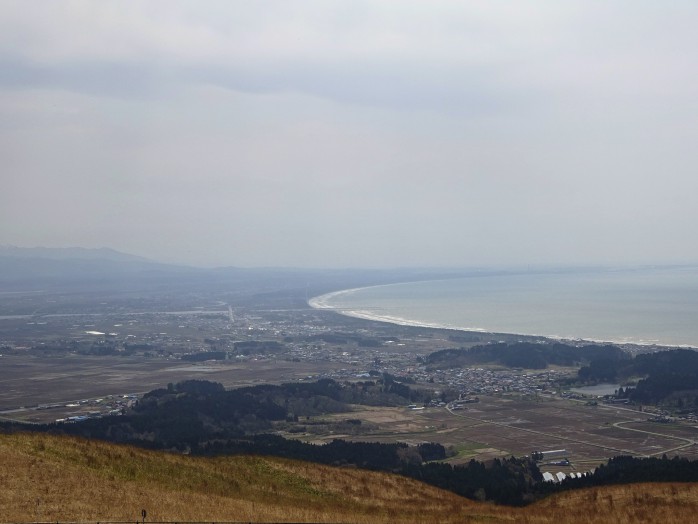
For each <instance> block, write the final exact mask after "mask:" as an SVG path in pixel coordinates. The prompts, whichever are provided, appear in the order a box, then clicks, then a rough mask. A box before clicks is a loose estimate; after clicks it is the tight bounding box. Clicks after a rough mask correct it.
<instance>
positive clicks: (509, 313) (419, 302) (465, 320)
mask: <svg viewBox="0 0 698 524" xmlns="http://www.w3.org/2000/svg"><path fill="white" fill-rule="evenodd" d="M309 303H310V305H311V306H313V307H316V308H324V309H332V310H334V311H337V312H338V313H342V314H345V315H349V316H353V317H359V318H366V319H371V320H379V321H385V322H392V323H395V324H402V325H415V326H426V327H436V328H451V329H461V330H469V331H482V332H490V333H511V334H520V335H536V336H545V337H551V338H557V339H566V340H589V341H603V342H614V343H633V344H648V345H655V344H656V345H663V346H687V347H698V267H671V268H666V267H664V268H635V269H603V270H601V269H594V270H575V271H573V270H565V271H561V270H558V271H554V270H550V271H536V272H530V271H525V272H518V273H517V272H508V273H499V274H497V273H485V272H480V273H473V274H471V275H470V276H467V277H463V278H455V279H447V280H432V281H423V282H408V283H403V284H389V285H382V286H372V287H365V288H358V289H349V290H342V291H337V292H334V293H328V294H326V295H322V296H319V297H315V298H313V299H311V300H310V301H309Z"/></svg>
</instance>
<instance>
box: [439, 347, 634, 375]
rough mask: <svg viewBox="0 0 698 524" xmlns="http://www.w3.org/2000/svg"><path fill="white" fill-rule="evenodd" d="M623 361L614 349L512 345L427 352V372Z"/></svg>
mask: <svg viewBox="0 0 698 524" xmlns="http://www.w3.org/2000/svg"><path fill="white" fill-rule="evenodd" d="M599 359H604V360H612V361H624V360H628V359H630V356H629V355H628V354H627V353H625V352H624V351H623V350H622V349H620V348H619V347H617V346H611V345H604V346H600V345H595V344H593V345H586V346H580V347H578V346H570V345H567V344H562V343H553V344H550V343H535V342H516V343H513V344H508V343H504V342H501V343H496V344H487V345H482V346H474V347H472V348H470V349H463V348H460V349H443V350H441V351H436V352H434V353H431V354H430V355H429V356H427V358H426V364H427V366H428V367H429V368H431V369H436V368H441V369H444V368H455V367H463V366H472V365H479V364H496V365H501V366H506V367H512V368H525V369H545V368H546V367H548V366H549V365H556V366H581V365H584V364H588V363H590V362H592V361H594V360H599Z"/></svg>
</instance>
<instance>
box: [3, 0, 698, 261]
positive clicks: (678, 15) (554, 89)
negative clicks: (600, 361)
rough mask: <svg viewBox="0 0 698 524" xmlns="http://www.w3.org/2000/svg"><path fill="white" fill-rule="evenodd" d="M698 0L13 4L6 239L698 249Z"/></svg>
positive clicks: (645, 251)
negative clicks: (660, 0)
mask: <svg viewBox="0 0 698 524" xmlns="http://www.w3.org/2000/svg"><path fill="white" fill-rule="evenodd" d="M696 27H698V4H697V3H696V2H694V1H691V2H689V1H672V2H658V1H641V0H628V1H610V2H609V1H606V0H604V1H597V2H595V1H590V0H583V1H579V2H573V1H564V2H561V1H559V0H553V1H549V2H542V1H539V2H533V1H532V2H518V1H517V2H513V1H512V2H499V1H493V0H486V1H480V2H478V1H462V0H454V1H434V0H429V1H426V0H424V1H420V2H410V1H406V0H396V1H383V0H380V1H379V0H374V1H366V2H362V1H346V2H333V1H328V0H321V1H320V0H318V1H297V2H294V1H289V0H280V1H260V0H254V1H245V2H242V1H238V2H236V1H220V2H211V1H208V2H204V1H191V2H178V1H172V0H166V1H148V2H135V1H134V2H128V1H123V0H119V1H99V2H94V1H84V2H83V1H53V2H39V1H29V2H28V1H26V0H19V1H16V2H15V1H8V0H0V160H1V162H2V164H1V168H0V169H1V170H0V244H13V245H18V246H37V245H40V246H49V247H61V246H76V245H79V246H85V247H100V246H109V247H112V248H115V249H118V250H122V251H126V252H130V253H134V254H138V255H143V256H147V257H151V258H155V259H158V260H162V261H169V262H179V263H189V264H195V265H238V266H307V267H349V266H371V267H377V266H472V265H483V264H569V263H612V264H616V263H631V264H635V263H665V262H698V242H696V237H697V235H698V233H696V229H698V170H697V169H696V168H697V164H698V162H697V161H698V153H697V151H698V31H696Z"/></svg>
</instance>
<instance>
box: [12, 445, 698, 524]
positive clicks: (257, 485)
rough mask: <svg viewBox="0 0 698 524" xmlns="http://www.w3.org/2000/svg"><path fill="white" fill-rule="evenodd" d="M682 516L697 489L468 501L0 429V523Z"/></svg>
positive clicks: (383, 480) (270, 464)
mask: <svg viewBox="0 0 698 524" xmlns="http://www.w3.org/2000/svg"><path fill="white" fill-rule="evenodd" d="M142 508H145V509H147V510H148V520H151V521H157V520H177V521H187V520H189V521H216V520H217V521H266V522H270V521H271V522H284V521H287V522H288V521H294V522H303V521H306V522H358V523H373V522H376V523H381V522H425V523H426V522H429V523H432V522H469V521H481V520H487V521H494V522H497V521H510V522H541V523H547V522H550V523H553V522H554V523H556V524H557V523H559V522H573V523H574V522H579V523H581V522H619V523H621V522H653V521H657V522H659V521H661V522H666V523H673V522H677V523H678V522H681V523H682V524H683V523H686V522H691V521H692V520H693V516H694V515H696V514H698V513H697V510H698V485H694V484H643V485H634V486H618V487H613V488H603V489H600V488H599V489H591V490H584V491H576V492H569V493H565V494H562V495H560V496H557V497H554V498H550V499H546V500H544V501H541V502H540V503H537V504H535V505H532V506H529V507H528V508H522V509H521V508H506V507H498V506H493V505H490V504H480V503H475V502H471V501H468V500H465V499H462V498H460V497H457V496H455V495H453V494H452V493H448V492H445V491H442V490H439V489H436V488H433V487H430V486H427V485H424V484H421V483H419V482H416V481H413V480H410V479H407V478H404V477H400V476H396V475H388V474H383V473H374V472H366V471H362V470H358V469H349V468H341V469H340V468H331V467H326V466H320V465H316V464H308V463H303V462H297V461H290V460H284V459H274V458H260V457H220V458H215V459H203V458H195V457H187V456H181V455H174V454H165V453H156V452H149V451H144V450H140V449H135V448H130V447H126V446H116V445H112V444H107V443H102V442H94V441H87V440H81V439H74V438H66V437H53V436H50V435H38V434H16V435H0V522H12V521H15V522H21V521H35V520H42V521H54V522H55V521H105V520H131V521H135V520H136V519H137V518H138V517H139V516H140V511H141V509H142Z"/></svg>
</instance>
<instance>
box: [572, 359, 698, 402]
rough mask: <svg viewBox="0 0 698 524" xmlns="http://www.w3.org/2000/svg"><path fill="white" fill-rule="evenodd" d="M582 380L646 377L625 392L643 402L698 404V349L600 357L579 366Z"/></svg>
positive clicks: (625, 396) (628, 396)
mask: <svg viewBox="0 0 698 524" xmlns="http://www.w3.org/2000/svg"><path fill="white" fill-rule="evenodd" d="M578 377H579V379H580V381H582V382H587V383H594V382H623V381H626V380H628V379H630V378H632V377H645V378H642V379H640V380H639V381H638V383H637V386H636V387H635V388H629V389H628V390H626V391H624V392H623V393H622V396H623V397H624V398H628V399H630V400H631V401H633V402H637V403H640V404H660V403H663V404H671V405H673V406H674V407H678V408H698V352H696V351H692V350H687V349H677V350H673V351H658V352H656V353H646V354H642V355H637V356H636V357H635V358H633V359H624V360H609V359H598V360H593V361H591V362H590V364H589V365H588V366H585V367H582V368H581V369H580V370H579V373H578Z"/></svg>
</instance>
